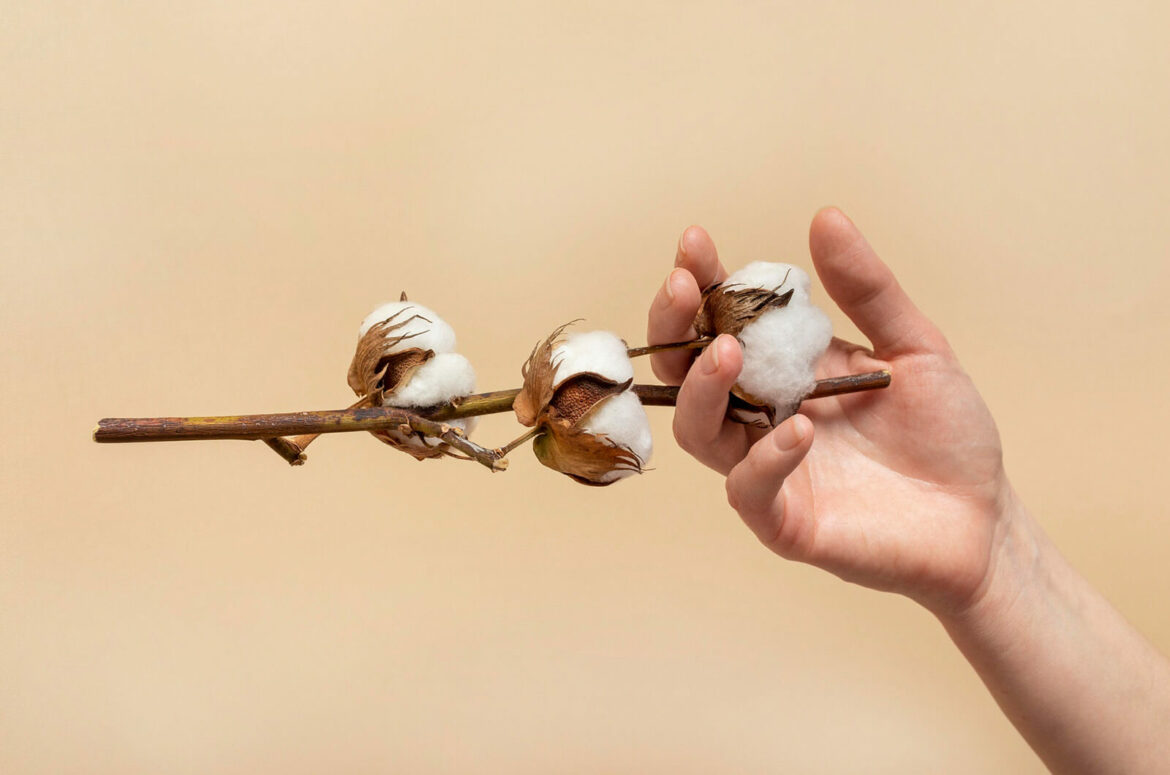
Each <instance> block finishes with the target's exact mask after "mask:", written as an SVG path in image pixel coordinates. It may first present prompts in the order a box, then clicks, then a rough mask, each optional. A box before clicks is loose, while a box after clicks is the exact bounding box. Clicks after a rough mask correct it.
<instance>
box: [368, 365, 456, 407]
mask: <svg viewBox="0 0 1170 775" xmlns="http://www.w3.org/2000/svg"><path fill="white" fill-rule="evenodd" d="M474 392H475V369H474V368H473V367H472V365H471V362H470V361H468V360H467V359H466V358H464V357H463V356H462V355H460V354H459V353H440V354H438V355H436V356H435V357H434V358H431V359H430V360H429V361H427V362H426V363H424V364H423V365H422V366H421V367H419V369H418V371H416V372H415V373H414V375H413V376H411V378H410V380H409V381H408V382H407V383H406V384H405V385H403V386H402V387H400V388H398V390H396V391H395V392H394V393H392V394H390V395H387V396H385V397H384V400H383V404H384V405H385V406H400V407H401V406H435V405H436V404H443V403H446V402H448V401H450V400H451V399H452V398H455V397H456V396H465V395H468V394H469V393H474Z"/></svg>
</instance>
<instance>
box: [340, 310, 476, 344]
mask: <svg viewBox="0 0 1170 775" xmlns="http://www.w3.org/2000/svg"><path fill="white" fill-rule="evenodd" d="M395 314H397V317H394V316H395ZM415 316H417V317H415ZM391 317H394V321H393V322H394V323H403V322H405V321H407V320H410V318H414V319H413V320H410V322H409V323H406V324H405V325H404V326H402V328H398V329H395V330H394V331H391V332H390V333H389V336H391V337H396V336H402V335H403V334H414V336H410V337H408V338H406V339H403V340H402V341H401V342H399V343H398V344H396V345H394V347H392V348H391V349H390V352H392V353H396V352H402V351H403V350H409V349H411V348H412V347H417V348H419V349H420V350H434V351H435V352H436V353H451V352H455V331H454V329H452V328H451V326H449V325H447V321H445V320H443V319H442V318H441V317H439V316H438V315H436V314H435V313H434V311H433V310H431V309H428V308H427V307H424V306H422V305H421V304H415V303H414V302H413V301H391V302H387V303H385V304H382V305H380V306H378V308H377V309H375V310H374V311H373V312H371V313H370V314H368V315H366V318H365V320H363V321H362V325H361V328H360V329H358V336H359V337H362V336H365V335H366V332H367V331H369V330H370V329H371V328H373V327H374V326H375V325H377V324H378V323H381V322H382V321H384V320H387V319H388V318H391Z"/></svg>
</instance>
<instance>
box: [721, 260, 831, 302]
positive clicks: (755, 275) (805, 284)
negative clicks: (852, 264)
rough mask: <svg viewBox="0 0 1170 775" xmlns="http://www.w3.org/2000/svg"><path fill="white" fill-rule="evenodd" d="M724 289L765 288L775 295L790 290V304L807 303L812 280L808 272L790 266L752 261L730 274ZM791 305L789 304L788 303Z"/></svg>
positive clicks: (724, 283)
mask: <svg viewBox="0 0 1170 775" xmlns="http://www.w3.org/2000/svg"><path fill="white" fill-rule="evenodd" d="M722 286H723V287H724V288H732V287H735V286H739V287H743V288H765V289H767V290H770V291H772V290H774V291H776V293H781V294H782V293H786V292H787V291H788V290H789V289H792V291H793V294H792V302H799V301H808V299H809V290H810V289H811V288H812V280H811V279H810V278H809V276H808V272H806V271H804V270H803V269H801V268H800V267H799V266H793V265H792V264H781V263H772V262H769V261H754V262H752V263H750V264H748V265H747V266H745V267H744V268H743V269H740V270H738V271H735V272H732V273H731V274H730V275H728V277H727V279H726V280H724V281H723V283H722ZM790 303H791V302H790Z"/></svg>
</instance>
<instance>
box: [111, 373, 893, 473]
mask: <svg viewBox="0 0 1170 775" xmlns="http://www.w3.org/2000/svg"><path fill="white" fill-rule="evenodd" d="M889 384H890V372H888V371H875V372H870V373H868V374H852V375H849V376H846V377H834V378H832V379H822V380H820V381H818V382H817V385H816V387H815V388H814V389H813V390H812V392H810V393H809V394H808V395H807V396H806V397H805V400H806V401H807V400H810V399H816V398H824V397H827V396H837V395H842V394H845V393H856V392H859V391H863V390H875V389H880V388H884V387H887V386H888V385H889ZM633 389H634V392H635V393H636V394H637V395H638V398H639V400H641V401H642V403H643V404H645V405H646V406H674V405H675V402H676V401H677V399H678V388H677V387H674V386H669V385H634V387H633ZM519 392H520V391H519V390H518V389H516V390H497V391H493V392H490V393H478V394H475V395H470V396H464V397H463V398H461V399H459V400H457V401H453V402H451V403H448V404H443V405H441V406H436V407H430V408H427V409H418V410H414V411H408V410H406V409H399V408H395V407H385V406H381V407H353V408H350V409H331V410H325V411H315V412H290V413H284V414H252V415H233V416H225V417H148V418H140V419H135V418H107V419H104V420H101V421H100V422H99V423H98V427H97V428H96V429H95V430H94V433H93V439H94V441H97V442H100V443H122V442H140V441H183V440H196V439H263V440H264V441H265V442H266V443H267V444H268V445H269V446H270V447H272V448H273V449H275V450H276V451H277V452H278V453H280V455H281V456H282V457H284V458H285V460H288V461H289V462H290V463H291V464H292V465H300V464H301V463H303V462H304V446H303V445H302V444H301V443H299V442H298V439H307V441H311V440H312V438H311V437H315V436H316V435H318V434H322V433H347V432H352V431H386V430H393V429H396V428H399V427H400V426H403V425H405V426H408V427H409V428H410V429H412V430H414V431H417V432H419V433H423V434H426V435H428V436H433V437H435V438H439V439H441V440H443V441H445V442H447V443H448V444H449V445H450V446H451V447H452V448H454V449H457V450H459V451H460V452H463V453H464V454H466V455H467V456H468V457H471V458H473V459H474V460H476V461H478V462H480V463H481V464H483V465H484V466H487V467H488V468H489V469H491V470H493V471H500V470H503V469H504V468H505V467H506V465H507V461H506V460H504V459H503V455H502V450H501V451H496V450H489V449H486V448H484V447H481V446H479V445H478V444H476V443H474V442H472V441H471V440H470V439H468V438H466V437H465V436H463V435H462V433H460V432H459V431H458V429H456V428H453V427H451V426H448V425H445V424H444V423H443V421H445V420H454V419H458V418H462V417H474V416H477V415H486V414H499V413H501V412H508V411H511V409H512V401H513V400H514V399H515V398H516V395H517V394H518V393H519ZM283 436H294V437H297V438H295V439H291V440H290V439H285V438H280V437H283ZM307 441H305V442H304V444H307Z"/></svg>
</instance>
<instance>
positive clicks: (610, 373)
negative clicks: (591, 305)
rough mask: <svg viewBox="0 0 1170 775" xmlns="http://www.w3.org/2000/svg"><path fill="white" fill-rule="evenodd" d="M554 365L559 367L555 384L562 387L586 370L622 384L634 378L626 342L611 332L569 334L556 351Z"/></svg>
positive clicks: (554, 352)
mask: <svg viewBox="0 0 1170 775" xmlns="http://www.w3.org/2000/svg"><path fill="white" fill-rule="evenodd" d="M552 362H553V363H555V364H556V366H557V374H556V379H555V380H554V383H558V384H559V383H560V382H562V381H564V380H566V379H568V378H569V377H571V376H573V375H574V374H579V373H580V372H583V371H589V372H593V373H594V374H600V375H601V376H603V377H605V378H606V379H611V380H613V381H614V382H618V383H621V382H625V381H626V380H629V379H633V378H634V365H633V364H632V363H630V356H629V355H628V354H627V353H626V343H625V342H623V341H622V340H621V339H620V338H619V337H618V336H617V334H613V333H610V332H609V331H587V332H584V333H574V334H569V335H568V336H566V337H565V341H564V342H562V343H561V344H560V345H558V346H557V347H556V348H554V349H553V353H552Z"/></svg>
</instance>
